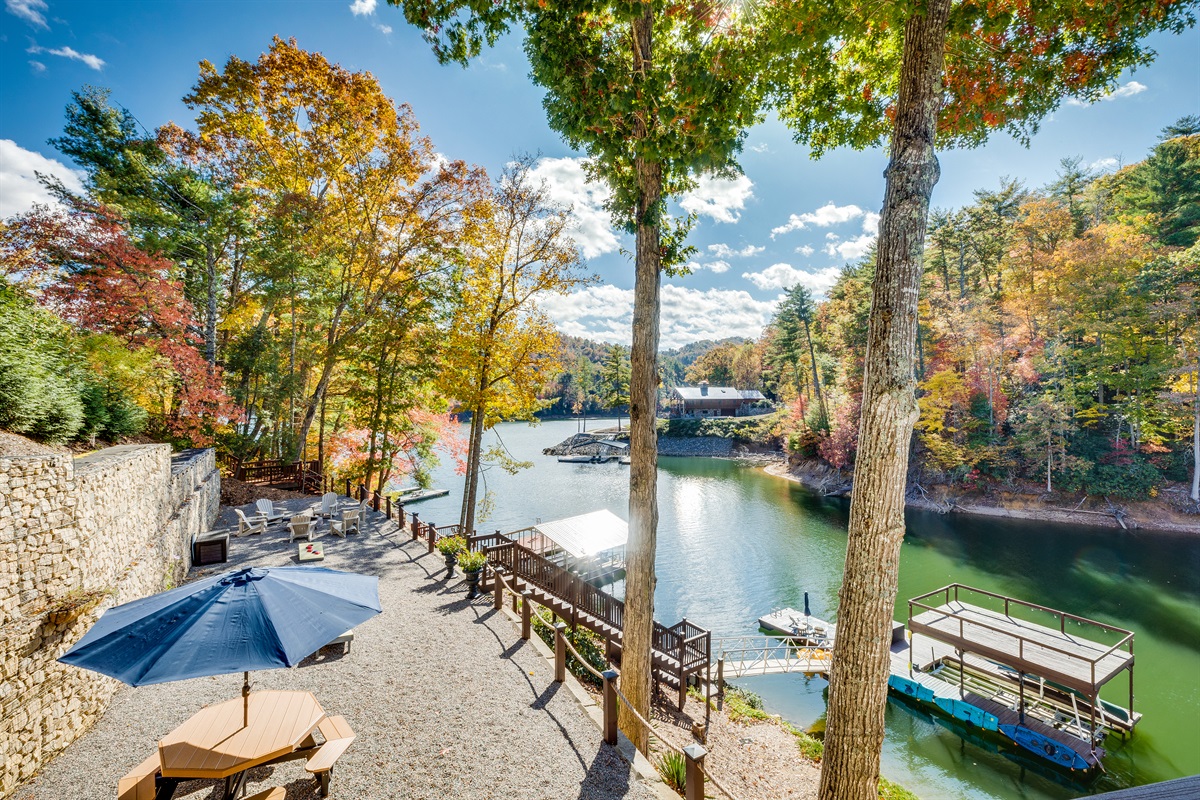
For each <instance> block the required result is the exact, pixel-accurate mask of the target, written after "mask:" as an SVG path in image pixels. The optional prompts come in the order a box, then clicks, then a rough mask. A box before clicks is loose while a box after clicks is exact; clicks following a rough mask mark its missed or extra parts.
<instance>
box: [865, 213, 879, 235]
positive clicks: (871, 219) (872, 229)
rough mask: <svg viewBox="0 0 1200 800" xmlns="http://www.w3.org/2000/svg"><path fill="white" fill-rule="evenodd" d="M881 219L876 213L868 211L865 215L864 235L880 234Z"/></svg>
mask: <svg viewBox="0 0 1200 800" xmlns="http://www.w3.org/2000/svg"><path fill="white" fill-rule="evenodd" d="M880 219H881V217H880V216H879V215H878V214H876V213H875V212H874V211H868V212H867V213H865V214H863V233H870V234H872V235H874V234H876V233H879V220H880Z"/></svg>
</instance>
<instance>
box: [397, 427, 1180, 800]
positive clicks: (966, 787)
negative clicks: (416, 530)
mask: <svg viewBox="0 0 1200 800" xmlns="http://www.w3.org/2000/svg"><path fill="white" fill-rule="evenodd" d="M497 430H498V434H499V436H500V438H501V439H502V440H503V442H504V444H505V445H507V446H508V448H509V449H510V450H511V451H512V454H513V455H514V456H515V457H516V458H518V459H522V460H528V461H532V462H533V464H534V466H533V467H532V468H531V469H528V470H525V471H523V472H521V473H519V474H517V475H508V474H507V473H505V472H503V471H502V470H499V469H491V470H488V471H487V473H486V481H487V489H488V490H489V491H491V492H492V493H493V494H494V511H493V514H492V516H491V518H490V519H488V520H487V521H485V522H481V523H480V525H479V527H480V529H481V530H494V529H500V530H504V531H509V530H515V529H517V528H522V527H525V526H527V525H529V524H530V523H532V522H534V521H536V520H538V519H541V520H552V519H558V518H562V517H567V516H572V515H575V514H581V513H584V512H586V511H592V510H595V509H598V508H607V509H609V510H611V511H613V512H615V513H616V514H618V515H619V516H621V517H622V518H625V517H626V516H627V515H628V512H627V496H628V481H629V472H628V468H627V467H624V466H621V465H619V464H618V463H617V462H612V463H609V464H595V465H593V464H565V463H559V462H558V461H557V460H556V459H555V458H554V457H552V456H544V455H542V449H543V448H545V447H549V446H551V445H553V444H555V443H557V442H560V441H562V440H563V439H565V438H567V437H568V436H569V435H570V434H572V433H573V432H574V431H575V423H574V422H573V421H556V422H546V423H543V424H541V425H538V426H536V427H531V426H528V425H525V424H519V423H512V424H505V425H501V426H499V427H498V429H497ZM493 441H494V439H493ZM487 444H488V442H486V441H485V446H486V445H487ZM433 485H434V486H436V487H437V488H445V489H450V490H451V491H450V494H449V496H447V497H442V498H437V499H433V500H427V501H425V502H423V503H421V504H420V505H419V506H416V507H414V508H415V509H417V510H419V511H420V514H421V519H422V520H425V521H430V522H434V523H436V524H438V525H444V524H449V523H453V522H457V521H458V514H459V506H460V504H461V499H462V494H461V491H462V478H461V477H460V476H456V475H455V474H454V465H453V464H450V463H446V464H443V465H441V466H440V467H439V468H437V469H436V470H435V471H434V484H433ZM658 486H659V513H660V523H659V533H658V559H657V574H658V586H657V591H656V595H655V603H656V608H655V616H656V617H657V618H658V619H659V620H669V621H671V622H674V621H676V620H678V619H680V618H681V617H687V618H688V619H689V620H691V621H692V622H694V623H696V624H697V625H701V626H703V627H705V628H709V629H711V630H712V631H713V635H714V637H717V636H721V635H730V636H732V635H748V634H753V633H757V624H756V621H757V619H758V618H759V617H760V616H762V615H763V614H765V613H766V612H768V611H771V610H772V609H774V608H777V607H781V606H791V607H794V608H800V607H802V604H803V593H804V592H805V591H807V592H809V596H810V599H811V603H812V612H813V614H814V615H816V616H819V617H822V618H825V619H829V618H831V617H834V616H836V611H837V592H838V587H839V586H840V583H841V574H842V565H843V560H844V558H845V547H846V521H847V518H848V511H849V505H848V503H847V502H846V501H845V500H834V499H826V498H821V497H819V496H817V495H814V494H812V493H811V492H809V491H808V490H806V489H804V488H803V487H802V486H800V485H798V484H796V483H793V482H789V481H787V480H784V479H782V478H778V477H774V476H771V475H768V474H767V473H766V472H765V471H763V470H762V469H761V467H759V466H756V465H749V464H747V465H742V464H739V463H738V462H735V461H730V460H725V459H711V458H663V459H660V461H659V480H658ZM908 526H909V527H908V534H907V537H906V538H905V542H904V546H903V548H902V550H901V569H900V593H899V597H898V604H897V605H898V607H897V610H896V618H897V619H905V618H906V615H907V605H906V602H905V601H907V599H908V598H910V597H915V596H917V595H919V594H922V593H924V592H927V591H931V590H933V589H936V588H938V587H940V586H944V585H946V584H948V583H952V582H955V581H958V582H961V583H965V584H968V585H971V586H977V587H979V588H981V589H986V590H989V591H994V592H997V593H1001V594H1007V595H1011V596H1015V597H1020V598H1022V599H1025V600H1029V601H1031V602H1035V603H1041V604H1044V605H1048V606H1052V607H1055V608H1060V609H1063V610H1065V611H1068V612H1071V613H1073V614H1078V615H1080V616H1084V617H1090V618H1092V619H1096V620H1099V621H1101V622H1106V623H1110V624H1112V625H1116V626H1119V627H1124V628H1129V629H1131V630H1134V631H1136V633H1137V638H1136V654H1137V670H1136V672H1137V679H1136V686H1135V688H1136V692H1137V696H1136V707H1137V710H1138V711H1140V712H1142V713H1143V714H1145V718H1144V719H1143V721H1142V722H1141V724H1140V725H1139V726H1138V728H1137V732H1136V733H1135V734H1134V735H1133V737H1132V738H1131V739H1130V740H1129V741H1127V742H1121V741H1120V740H1119V739H1114V738H1110V739H1109V740H1108V742H1107V743H1106V745H1105V746H1106V748H1107V749H1108V750H1109V755H1108V757H1107V758H1106V759H1105V768H1106V769H1107V770H1108V775H1106V776H1103V777H1102V778H1101V779H1100V780H1099V781H1097V782H1096V783H1095V784H1093V785H1092V786H1089V787H1071V786H1067V785H1063V784H1062V783H1060V782H1056V781H1055V780H1052V779H1051V778H1049V777H1046V776H1044V775H1042V774H1039V772H1038V771H1035V768H1034V767H1032V766H1026V765H1022V764H1021V763H1018V762H1016V761H1014V760H1012V759H1010V758H1007V757H1005V756H1004V755H1002V754H1000V753H997V752H992V751H990V750H989V749H988V747H987V746H986V744H985V745H984V746H980V745H978V744H976V743H972V742H970V741H965V740H964V739H963V738H961V737H960V736H959V735H958V733H957V732H955V731H952V730H949V729H948V728H947V727H945V725H943V724H942V720H941V719H940V718H936V719H935V718H931V717H930V716H928V715H926V714H924V713H923V712H921V711H920V710H917V709H913V708H911V707H908V706H905V705H903V704H902V703H901V702H900V701H898V700H893V701H892V702H889V703H888V707H887V739H886V742H885V744H884V754H883V772H884V775H885V776H887V777H888V778H890V779H892V780H893V781H895V782H897V783H899V784H900V785H902V786H904V787H905V788H907V789H909V790H911V791H913V792H915V793H916V794H917V795H918V796H920V797H921V798H923V800H933V799H934V798H972V800H974V799H976V798H978V799H979V800H983V798H1013V799H1014V800H1015V799H1016V798H1022V799H1025V798H1072V797H1082V796H1086V795H1088V794H1094V793H1098V792H1101V791H1111V790H1113V789H1116V788H1120V787H1124V786H1131V785H1138V784H1143V783H1151V782H1154V781H1161V780H1167V779H1170V778H1177V777H1181V776H1184V775H1191V774H1195V773H1198V772H1200V733H1198V732H1197V729H1196V725H1195V720H1196V719H1200V682H1198V680H1197V676H1200V537H1196V536H1191V535H1175V534H1169V533H1152V532H1149V531H1129V532H1126V531H1122V530H1120V529H1111V528H1099V527H1097V528H1091V527H1084V526H1078V525H1051V524H1047V523H1030V522H1022V521H1016V520H999V519H991V518H987V517H971V516H966V515H939V514H934V513H926V512H913V513H910V514H909V517H908ZM740 684H741V685H744V686H745V687H746V688H748V689H750V690H751V691H754V692H757V693H759V694H761V695H762V696H763V699H764V701H765V703H766V707H767V710H768V711H770V712H772V713H777V714H781V715H783V716H784V717H785V718H786V719H788V720H789V721H791V722H792V723H793V724H795V725H797V726H798V727H801V728H810V727H813V726H816V727H818V728H819V727H820V726H821V725H822V724H823V721H824V720H823V713H824V710H825V690H826V688H827V684H826V682H825V681H824V680H823V679H820V678H805V677H804V676H803V675H767V676H760V677H757V678H747V679H743V680H742V681H740ZM1108 689H1109V692H1111V697H1110V696H1109V692H1106V693H1105V694H1104V696H1105V697H1106V698H1109V699H1111V700H1112V701H1113V702H1117V703H1121V704H1124V703H1126V702H1127V700H1128V698H1127V696H1126V692H1127V685H1126V683H1125V681H1124V680H1123V679H1121V680H1117V681H1114V682H1113V683H1112V684H1110V686H1109V687H1108Z"/></svg>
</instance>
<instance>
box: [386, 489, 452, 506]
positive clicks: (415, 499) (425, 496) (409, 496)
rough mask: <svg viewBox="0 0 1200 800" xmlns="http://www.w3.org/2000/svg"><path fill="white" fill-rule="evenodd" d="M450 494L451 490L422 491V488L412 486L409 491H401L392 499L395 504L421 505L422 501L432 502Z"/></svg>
mask: <svg viewBox="0 0 1200 800" xmlns="http://www.w3.org/2000/svg"><path fill="white" fill-rule="evenodd" d="M448 494H450V490H449V489H422V488H421V487H420V486H410V487H409V488H407V489H401V490H400V491H398V492H396V494H395V495H394V496H393V497H392V502H393V503H402V504H403V505H408V504H409V503H419V502H421V501H422V500H432V499H433V498H435V497H445V496H446V495H448Z"/></svg>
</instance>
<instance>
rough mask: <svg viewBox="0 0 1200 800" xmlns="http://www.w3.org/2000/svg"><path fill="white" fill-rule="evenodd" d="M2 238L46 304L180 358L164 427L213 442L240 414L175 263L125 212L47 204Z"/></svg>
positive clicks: (89, 327)
mask: <svg viewBox="0 0 1200 800" xmlns="http://www.w3.org/2000/svg"><path fill="white" fill-rule="evenodd" d="M3 238H4V244H3V251H4V252H5V253H8V252H12V253H15V254H20V259H19V260H18V261H15V262H14V263H15V264H17V265H18V266H17V269H15V270H13V269H10V273H15V274H13V275H12V277H15V278H17V279H19V280H22V281H23V282H25V283H26V284H27V285H28V286H30V288H33V289H34V290H36V291H38V292H39V296H40V300H41V302H42V303H43V304H44V305H46V306H48V307H50V308H52V309H53V310H54V311H55V312H57V313H58V314H59V315H60V316H62V317H63V318H64V319H66V320H67V321H69V322H71V323H72V324H74V325H76V326H77V327H78V328H79V329H81V330H82V331H86V332H88V333H105V334H111V335H113V336H116V337H117V338H118V339H120V340H121V341H122V342H124V343H125V345H126V346H127V347H129V348H130V349H133V350H137V349H142V348H146V347H149V348H151V349H153V350H154V351H155V352H156V353H157V354H158V355H160V356H162V358H163V359H165V360H166V362H168V363H169V364H170V365H171V368H172V370H173V371H174V373H175V386H174V393H173V396H172V397H171V398H169V399H168V402H167V404H166V413H165V416H164V418H163V419H162V420H161V424H162V426H163V428H164V430H165V432H167V433H168V434H170V435H172V436H175V437H179V438H182V439H186V440H189V441H191V442H193V443H195V444H208V443H210V442H211V441H212V437H213V434H214V433H215V432H216V430H217V429H218V428H219V427H221V426H222V425H224V424H226V423H227V422H229V421H230V420H231V419H232V418H234V417H235V416H236V415H237V414H238V413H239V412H238V409H237V408H236V406H235V405H234V404H233V401H232V400H231V399H230V398H229V397H228V395H226V394H225V392H224V390H223V388H222V384H221V373H220V370H219V368H215V367H211V366H210V365H209V364H208V363H207V362H205V360H204V357H203V355H202V354H201V352H200V349H199V348H200V346H201V345H202V341H201V338H200V335H199V333H198V331H199V330H201V328H200V323H199V321H198V320H197V318H196V312H195V309H194V308H193V307H192V304H191V303H190V302H188V301H187V300H186V299H185V298H184V294H183V286H182V284H181V283H180V282H179V281H177V280H175V279H174V278H173V277H172V275H171V271H172V266H173V265H172V264H171V263H170V262H169V261H166V260H164V259H162V258H160V257H158V256H156V255H153V254H150V253H146V252H144V251H142V250H139V249H138V248H137V247H136V246H135V245H134V244H133V242H132V241H131V240H130V239H129V237H128V235H127V233H126V231H125V229H124V227H123V225H122V221H121V219H120V218H119V217H117V216H116V215H114V214H112V213H111V212H109V211H108V210H106V209H104V208H101V207H96V206H88V205H83V204H80V205H77V206H74V207H72V208H69V209H68V210H66V211H57V210H54V209H51V208H48V207H45V206H38V207H35V208H34V210H33V211H30V212H28V213H26V214H22V215H20V216H18V217H15V218H13V219H11V220H9V221H8V222H7V223H5V226H4V230H3ZM18 270H19V271H18Z"/></svg>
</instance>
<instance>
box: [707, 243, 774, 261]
mask: <svg viewBox="0 0 1200 800" xmlns="http://www.w3.org/2000/svg"><path fill="white" fill-rule="evenodd" d="M766 249H767V248H765V247H755V246H754V245H752V244H748V245H746V246H745V247H743V248H742V249H741V250H734V249H733V248H732V247H730V246H729V245H727V244H724V243H718V244H710V245H709V246H708V252H710V253H712V254H713V255H714V256H716V257H717V258H749V257H750V256H756V255H758V254H759V253H761V252H762V251H764V250H766Z"/></svg>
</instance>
